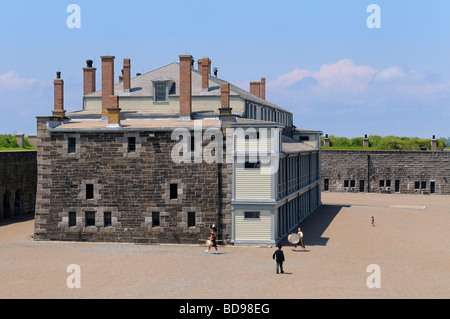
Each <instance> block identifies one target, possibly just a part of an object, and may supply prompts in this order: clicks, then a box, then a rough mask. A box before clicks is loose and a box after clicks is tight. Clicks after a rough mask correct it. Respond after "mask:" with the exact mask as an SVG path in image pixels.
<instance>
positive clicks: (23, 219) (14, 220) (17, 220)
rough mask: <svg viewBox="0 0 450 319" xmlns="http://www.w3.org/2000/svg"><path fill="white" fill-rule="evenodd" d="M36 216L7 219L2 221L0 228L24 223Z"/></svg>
mask: <svg viewBox="0 0 450 319" xmlns="http://www.w3.org/2000/svg"><path fill="white" fill-rule="evenodd" d="M33 219H34V216H21V217H14V218H5V219H3V220H0V227H2V226H7V225H11V224H17V223H23V222H27V221H30V220H33Z"/></svg>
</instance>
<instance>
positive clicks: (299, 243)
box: [292, 227, 305, 251]
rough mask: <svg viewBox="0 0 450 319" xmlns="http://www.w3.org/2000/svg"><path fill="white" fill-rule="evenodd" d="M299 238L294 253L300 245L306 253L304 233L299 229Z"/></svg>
mask: <svg viewBox="0 0 450 319" xmlns="http://www.w3.org/2000/svg"><path fill="white" fill-rule="evenodd" d="M297 234H298V238H299V242H298V243H297V244H295V245H294V249H292V250H293V251H296V250H297V246H298V245H300V247H302V248H303V251H305V244H304V243H303V232H302V229H301V228H300V227H299V228H298V233H297Z"/></svg>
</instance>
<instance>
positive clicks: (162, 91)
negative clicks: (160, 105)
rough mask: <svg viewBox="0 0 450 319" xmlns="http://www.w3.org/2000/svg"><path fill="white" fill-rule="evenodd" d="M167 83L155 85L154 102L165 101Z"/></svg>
mask: <svg viewBox="0 0 450 319" xmlns="http://www.w3.org/2000/svg"><path fill="white" fill-rule="evenodd" d="M166 91H167V83H155V101H156V102H161V101H167V94H166Z"/></svg>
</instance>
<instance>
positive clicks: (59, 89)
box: [52, 72, 66, 117]
mask: <svg viewBox="0 0 450 319" xmlns="http://www.w3.org/2000/svg"><path fill="white" fill-rule="evenodd" d="M53 86H54V110H53V111H52V113H53V116H55V117H65V116H66V111H65V110H64V81H63V79H61V72H56V79H55V80H54V81H53Z"/></svg>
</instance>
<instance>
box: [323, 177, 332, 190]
mask: <svg viewBox="0 0 450 319" xmlns="http://www.w3.org/2000/svg"><path fill="white" fill-rule="evenodd" d="M323 190H324V191H325V192H328V191H329V190H330V180H329V179H325V180H324V182H323Z"/></svg>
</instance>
